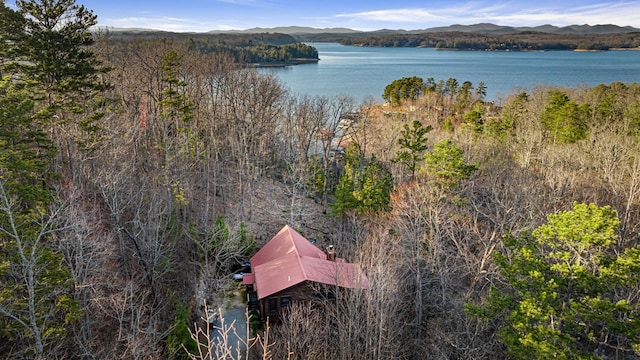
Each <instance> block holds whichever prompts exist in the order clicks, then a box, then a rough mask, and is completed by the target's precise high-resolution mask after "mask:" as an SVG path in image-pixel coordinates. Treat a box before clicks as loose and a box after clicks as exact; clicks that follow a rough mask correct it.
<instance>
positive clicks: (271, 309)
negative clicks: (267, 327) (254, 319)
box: [267, 297, 278, 315]
mask: <svg viewBox="0 0 640 360" xmlns="http://www.w3.org/2000/svg"><path fill="white" fill-rule="evenodd" d="M267 314H269V315H277V314H278V298H277V297H270V298H268V299H267Z"/></svg>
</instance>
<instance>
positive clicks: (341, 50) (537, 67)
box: [260, 43, 640, 102]
mask: <svg viewBox="0 0 640 360" xmlns="http://www.w3.org/2000/svg"><path fill="white" fill-rule="evenodd" d="M309 45H312V46H315V47H316V48H317V49H318V53H319V56H320V61H319V62H318V63H313V64H304V65H296V66H288V67H282V68H262V69H260V71H265V72H269V71H274V72H275V73H276V74H277V75H278V77H279V78H280V79H281V80H282V81H283V82H284V83H285V84H286V85H287V86H288V87H289V88H290V89H291V91H292V92H294V93H298V94H309V95H325V96H329V97H331V96H334V95H340V94H348V95H351V96H353V97H354V98H355V99H356V101H358V102H360V101H362V100H364V99H365V98H367V97H369V96H373V97H374V98H375V99H376V100H377V101H380V102H381V101H382V93H383V91H384V87H385V86H387V85H388V84H389V83H391V82H392V81H393V80H396V79H400V78H402V77H411V76H419V77H421V78H423V79H425V80H426V79H427V78H429V77H433V78H434V79H435V80H436V81H439V80H445V81H446V80H447V79H448V78H455V79H457V80H458V82H459V83H460V84H462V83H463V82H464V81H471V82H472V83H473V85H474V86H476V85H478V83H480V82H484V84H485V86H486V87H487V100H494V101H499V100H500V99H503V98H505V97H506V96H507V95H509V94H512V93H513V92H515V91H518V90H530V89H532V88H534V87H535V86H537V85H556V86H570V87H576V86H581V85H587V86H595V85H598V84H610V83H612V82H616V81H621V82H626V83H631V82H640V51H633V50H629V51H604V52H575V51H545V52H493V51H450V50H435V49H433V48H374V47H354V46H343V45H340V44H335V43H310V44H309Z"/></svg>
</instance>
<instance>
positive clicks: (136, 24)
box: [98, 16, 237, 32]
mask: <svg viewBox="0 0 640 360" xmlns="http://www.w3.org/2000/svg"><path fill="white" fill-rule="evenodd" d="M98 25H99V26H107V27H116V28H144V29H156V30H165V31H175V32H206V31H211V30H234V29H237V28H234V27H232V26H228V25H221V24H214V23H210V22H203V21H200V20H196V19H190V18H177V17H170V16H164V17H125V18H117V19H105V20H104V21H100V22H99V24H98Z"/></svg>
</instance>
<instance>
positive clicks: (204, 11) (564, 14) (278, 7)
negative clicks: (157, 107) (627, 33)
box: [6, 0, 640, 32]
mask: <svg viewBox="0 0 640 360" xmlns="http://www.w3.org/2000/svg"><path fill="white" fill-rule="evenodd" d="M6 3H7V4H11V3H13V1H11V0H8V1H6ZM77 3H78V4H83V5H85V6H86V7H87V8H89V9H91V10H93V11H94V13H95V14H96V15H98V22H99V25H100V26H113V27H142V28H153V29H159V30H168V31H197V32H201V31H209V30H227V29H248V28H252V27H276V26H292V25H297V26H310V27H316V28H325V27H348V28H352V29H357V30H378V29H383V28H386V29H406V30H414V29H425V28H430V27H435V26H446V25H452V24H465V25H470V24H476V23H480V22H491V23H494V24H498V25H509V26H536V25H544V24H552V25H557V26H565V25H573V24H589V25H597V24H615V25H620V26H627V25H630V26H634V27H637V28H640V1H609V2H607V1H593V0H533V1H521V0H517V1H516V0H494V1H482V0H476V1H473V0H472V1H456V0H422V1H418V0H385V1H381V0H355V1H353V0H173V1H171V0H153V1H151V0H77Z"/></svg>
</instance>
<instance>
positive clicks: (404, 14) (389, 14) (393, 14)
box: [335, 9, 441, 23]
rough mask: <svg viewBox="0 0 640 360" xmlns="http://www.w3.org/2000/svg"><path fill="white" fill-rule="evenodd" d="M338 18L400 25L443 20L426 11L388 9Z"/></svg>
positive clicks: (339, 15) (341, 15)
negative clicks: (397, 23) (398, 23)
mask: <svg viewBox="0 0 640 360" xmlns="http://www.w3.org/2000/svg"><path fill="white" fill-rule="evenodd" d="M335 17H336V18H351V19H355V20H367V21H384V22H400V23H419V22H425V21H432V20H441V17H440V16H437V15H435V14H433V13H431V12H429V11H428V10H425V9H388V10H376V11H366V12H360V13H352V14H338V15H335Z"/></svg>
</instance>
